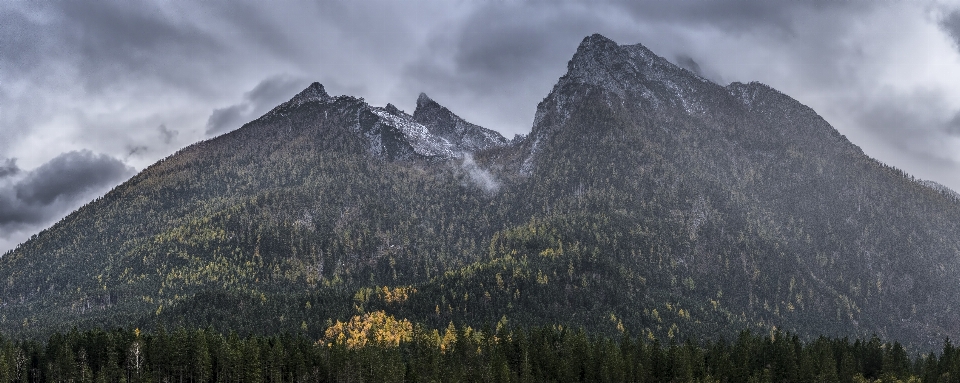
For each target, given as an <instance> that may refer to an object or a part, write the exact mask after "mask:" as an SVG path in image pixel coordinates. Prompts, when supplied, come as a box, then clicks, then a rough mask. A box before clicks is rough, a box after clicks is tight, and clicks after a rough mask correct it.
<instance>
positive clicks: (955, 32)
mask: <svg viewBox="0 0 960 383" xmlns="http://www.w3.org/2000/svg"><path fill="white" fill-rule="evenodd" d="M940 26H941V27H942V28H943V29H944V30H945V31H946V32H947V34H949V35H950V37H952V38H953V41H954V44H956V45H957V48H960V11H954V12H950V13H949V14H948V15H947V16H946V17H944V19H943V20H942V21H941V22H940Z"/></svg>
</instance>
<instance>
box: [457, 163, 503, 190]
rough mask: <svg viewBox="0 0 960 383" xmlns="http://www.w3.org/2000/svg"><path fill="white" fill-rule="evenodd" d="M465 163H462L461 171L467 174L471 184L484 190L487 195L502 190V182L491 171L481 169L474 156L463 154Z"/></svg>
mask: <svg viewBox="0 0 960 383" xmlns="http://www.w3.org/2000/svg"><path fill="white" fill-rule="evenodd" d="M462 155H463V157H462V158H463V161H462V162H461V163H460V170H462V171H463V172H465V173H466V174H467V178H468V179H469V180H470V183H472V184H474V185H476V186H477V187H479V188H481V189H483V191H485V192H487V193H496V192H497V191H499V190H500V181H497V177H496V176H494V175H493V173H490V171H488V170H486V169H484V168H481V167H480V165H477V162H476V161H474V160H473V154H470V153H463V154H462Z"/></svg>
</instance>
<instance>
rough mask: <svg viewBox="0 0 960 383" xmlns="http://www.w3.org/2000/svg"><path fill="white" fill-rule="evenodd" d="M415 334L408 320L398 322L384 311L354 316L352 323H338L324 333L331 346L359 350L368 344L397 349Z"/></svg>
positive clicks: (351, 319)
mask: <svg viewBox="0 0 960 383" xmlns="http://www.w3.org/2000/svg"><path fill="white" fill-rule="evenodd" d="M412 334H413V325H412V324H411V323H410V321H408V320H406V319H401V320H397V319H396V318H394V317H393V315H387V314H386V313H384V312H383V311H374V312H371V313H366V314H363V315H362V316H361V315H354V316H353V318H350V321H348V322H346V323H344V322H340V321H337V322H336V323H334V324H333V325H332V326H330V327H329V328H327V331H326V332H325V333H324V335H325V338H326V340H327V342H328V344H329V345H333V344H334V343H335V344H339V345H346V346H347V348H349V349H357V348H362V347H364V346H366V345H367V344H371V345H377V346H386V347H397V346H399V345H400V342H408V341H410V339H411V336H412Z"/></svg>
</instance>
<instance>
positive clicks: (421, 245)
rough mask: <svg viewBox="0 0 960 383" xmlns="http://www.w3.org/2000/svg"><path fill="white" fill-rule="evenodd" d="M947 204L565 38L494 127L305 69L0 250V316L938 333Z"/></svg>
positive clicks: (810, 129)
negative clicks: (245, 119)
mask: <svg viewBox="0 0 960 383" xmlns="http://www.w3.org/2000/svg"><path fill="white" fill-rule="evenodd" d="M958 222H960V204H958V201H957V200H956V199H955V198H953V197H952V196H950V195H948V194H947V193H944V192H941V191H939V190H936V189H934V188H931V187H928V186H926V185H925V184H923V183H922V182H920V181H917V180H915V179H913V178H912V177H910V176H909V175H907V174H905V173H903V172H902V171H899V170H897V169H894V168H892V167H889V166H886V165H884V164H882V163H879V162H878V161H876V160H873V159H871V158H869V157H867V156H866V155H864V154H863V152H862V151H861V150H860V149H859V148H858V147H857V146H856V145H854V144H852V143H850V142H849V141H848V140H847V139H846V138H845V137H844V136H842V135H840V134H839V133H838V132H837V131H836V130H835V129H834V128H833V127H831V126H830V125H829V124H828V123H827V122H826V121H824V120H823V119H822V118H821V117H820V116H819V115H817V114H816V112H815V111H813V110H812V109H810V108H808V107H806V106H804V105H803V104H801V103H800V102H798V101H796V100H794V99H792V98H790V97H788V96H787V95H784V94H783V93H781V92H778V91H777V90H775V89H772V88H770V87H768V86H766V85H763V84H760V83H750V84H741V83H733V84H730V85H727V86H721V85H718V84H715V83H713V82H711V81H709V80H707V79H704V78H702V77H700V76H698V75H697V74H695V73H693V72H690V71H688V70H686V69H682V68H680V67H678V66H676V65H673V64H671V63H670V62H668V61H667V60H664V59H663V58H661V57H659V56H657V55H656V54H654V53H653V52H651V51H650V50H648V49H647V48H645V47H644V46H642V45H639V44H637V45H618V44H617V43H615V42H613V41H611V40H609V39H607V38H606V37H603V36H600V35H593V36H588V37H587V38H585V39H584V40H583V42H582V43H581V44H580V46H579V48H578V49H577V51H576V53H575V54H574V56H573V58H572V59H571V60H570V62H569V63H568V70H567V73H566V74H565V75H564V76H563V77H561V78H560V80H559V81H558V82H557V84H556V85H555V86H554V88H553V89H552V91H551V92H550V93H549V94H548V95H547V96H546V98H544V99H543V101H541V102H540V104H539V105H538V106H537V110H536V114H535V117H534V121H533V126H532V129H531V132H530V134H529V135H527V136H525V137H523V138H522V139H517V140H513V141H507V140H506V139H504V138H503V137H502V136H500V135H499V134H498V133H496V132H494V131H491V130H488V129H484V128H482V127H479V126H477V125H474V124H471V123H469V122H466V121H464V120H463V119H462V118H460V117H458V116H457V115H456V114H454V113H453V112H451V111H450V110H449V109H447V108H445V107H443V106H441V105H440V104H438V103H437V102H435V101H433V100H431V99H430V98H429V97H427V96H426V95H424V94H421V95H420V97H419V98H418V100H417V109H416V110H415V111H414V113H413V115H409V114H406V113H405V112H403V111H400V110H399V109H397V108H396V107H394V106H393V105H390V104H388V105H387V106H386V107H383V108H380V107H374V106H371V105H369V104H367V103H366V102H365V101H363V100H362V99H358V98H354V97H349V96H337V97H332V96H330V95H328V94H327V93H326V91H325V90H324V89H323V87H322V85H320V84H318V83H314V84H312V85H310V86H309V87H308V88H306V89H305V90H304V91H303V92H301V93H300V94H298V95H296V96H295V97H293V98H292V99H291V100H290V101H288V102H286V103H284V104H281V105H280V106H278V107H276V108H275V109H273V110H272V111H270V112H268V113H267V114H265V115H264V116H262V117H260V118H258V119H257V120H254V121H251V122H250V123H248V124H245V125H244V126H243V127H241V128H239V129H237V130H235V131H233V132H230V133H227V134H224V135H222V136H219V137H216V138H213V139H210V140H207V141H203V142H200V143H197V144H194V145H191V146H189V147H187V148H185V149H183V150H181V151H179V152H178V153H176V154H174V155H172V156H170V157H168V158H166V159H164V160H162V161H160V162H158V163H156V164H154V165H152V166H150V167H149V168H147V169H145V170H144V171H143V172H141V173H140V174H138V175H137V176H135V177H133V178H132V179H131V180H129V181H128V182H126V183H124V184H122V185H120V186H118V187H117V188H115V189H114V190H112V191H111V192H110V193H108V194H107V195H105V196H104V197H103V198H100V199H98V200H96V201H93V202H91V203H90V204H88V205H86V206H84V207H83V208H81V209H79V210H77V211H76V212H74V213H73V214H71V215H69V216H68V217H66V218H64V219H63V220H62V221H61V222H58V223H57V224H56V225H54V226H53V227H51V228H50V229H47V230H45V231H43V232H41V233H40V234H38V235H37V236H35V237H34V238H32V239H31V240H30V241H28V242H26V243H24V244H22V245H21V246H19V247H18V248H16V249H14V250H12V251H11V252H8V253H7V254H5V255H4V256H3V257H2V259H0V280H2V281H5V283H3V284H0V300H2V305H0V331H2V332H3V333H8V334H17V335H21V336H42V335H44V334H47V333H49V332H50V331H53V330H67V329H69V328H70V327H72V326H78V327H81V328H84V327H92V326H116V325H123V326H131V325H137V326H142V327H151V326H154V325H156V324H163V325H166V326H176V325H185V326H194V327H196V326H199V327H207V326H212V327H214V328H217V329H220V330H224V331H226V330H236V331H239V332H241V333H262V332H277V331H303V332H306V333H307V334H309V335H310V336H313V337H321V336H322V335H323V331H324V329H325V328H326V327H328V326H329V325H330V324H331V323H333V322H334V321H336V320H346V319H348V318H349V317H350V316H352V315H357V314H358V313H360V312H370V311H375V310H383V311H385V312H388V313H390V314H391V315H395V316H397V317H402V318H407V319H409V320H411V321H414V322H418V323H422V324H424V325H426V326H433V327H437V328H439V327H443V326H446V325H447V324H448V323H450V322H456V323H458V324H466V325H471V326H476V327H482V326H484V325H494V324H496V323H500V324H503V323H504V321H506V323H508V324H512V325H519V326H530V325H553V324H560V325H565V326H577V327H584V328H586V329H587V330H588V331H591V332H597V333H604V334H611V335H612V334H617V333H620V332H629V333H631V334H642V335H645V336H648V337H656V338H660V339H663V340H668V339H673V340H682V339H684V338H688V337H689V338H693V339H701V338H716V337H718V336H724V337H727V339H731V338H732V337H733V336H734V335H735V334H736V333H737V332H739V331H740V330H743V329H751V330H755V331H759V332H762V333H766V332H768V331H772V330H774V329H779V330H785V331H791V332H795V333H797V334H800V335H801V336H803V337H808V338H809V337H815V336H817V335H820V334H823V335H832V336H860V337H863V336H870V335H872V334H878V335H881V336H883V337H884V338H886V339H890V340H893V341H900V342H902V343H904V344H906V345H908V346H909V347H911V348H912V349H923V350H932V349H934V348H937V347H939V346H940V344H941V342H942V341H943V338H944V337H948V336H949V337H953V338H956V337H957V336H958V335H960V325H958V323H960V317H958V311H957V310H956V309H955V308H956V307H960V306H958V304H960V285H958V284H957V283H956V282H955V278H956V277H955V276H956V275H958V271H960V258H958V253H960V236H958V235H957V234H958V233H960V227H958Z"/></svg>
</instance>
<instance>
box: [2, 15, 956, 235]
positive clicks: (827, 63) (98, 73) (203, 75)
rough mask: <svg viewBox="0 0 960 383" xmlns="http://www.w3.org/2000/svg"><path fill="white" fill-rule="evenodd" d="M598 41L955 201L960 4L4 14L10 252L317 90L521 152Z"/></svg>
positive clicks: (5, 199) (5, 209) (5, 218)
mask: <svg viewBox="0 0 960 383" xmlns="http://www.w3.org/2000/svg"><path fill="white" fill-rule="evenodd" d="M593 33H600V34H603V35H605V36H607V37H609V38H611V39H613V40H614V41H617V42H618V43H620V44H636V43H641V44H643V45H645V46H647V47H648V48H650V49H651V50H653V51H654V52H655V53H657V54H659V55H661V56H663V57H665V58H666V59H668V60H670V61H671V62H674V63H677V64H678V65H681V66H684V67H687V68H696V69H697V70H698V71H699V72H700V73H701V74H702V76H704V77H706V78H708V79H711V80H713V81H715V82H717V83H719V84H721V85H726V84H728V83H730V82H734V81H739V82H750V81H760V82H763V83H765V84H767V85H770V86H772V87H774V88H776V89H779V90H780V91H782V92H784V93H786V94H788V95H790V96H791V97H793V98H795V99H797V100H799V101H800V102H802V103H804V104H806V105H808V106H810V107H812V108H813V109H814V110H816V111H817V112H818V113H819V114H820V115H821V116H823V117H824V118H825V119H826V120H827V121H828V122H829V123H831V124H832V125H833V126H834V127H835V128H836V129H837V130H838V131H840V133H842V134H844V135H846V136H847V137H848V138H849V139H850V140H851V141H852V142H853V143H854V144H856V145H858V146H860V147H861V148H862V149H863V150H864V152H866V153H867V154H868V155H870V156H871V157H873V158H876V159H878V160H880V161H881V162H884V163H886V164H888V165H891V166H895V167H897V168H900V169H903V170H905V171H907V172H908V173H910V174H912V175H914V176H916V177H917V178H921V179H926V180H933V181H935V182H938V183H941V184H943V185H946V186H948V187H950V188H952V189H954V190H960V3H958V2H957V1H952V2H943V1H939V2H938V1H907V0H903V1H898V0H877V1H866V0H842V1H841V0H834V1H816V0H800V1H780V2H771V1H767V0H707V1H704V0H676V1H644V0H639V1H638V0H615V1H591V2H566V1H518V0H496V1H493V0H491V1H468V0H452V1H451V0H442V1H396V0H381V1H346V0H330V1H307V0H278V1H269V2H263V1H244V0H239V1H226V0H210V1H177V0H168V1H140V2H130V1H112V0H99V1H85V0H76V1H51V2H36V1H19V0H7V1H3V2H2V3H0V252H4V251H7V250H9V249H12V248H14V247H15V246H16V245H17V244H18V243H20V242H22V241H24V240H26V239H28V238H29V237H30V236H31V235H33V234H36V233H37V232H39V231H40V230H42V229H44V228H46V227H49V226H50V225H52V224H53V223H55V222H56V221H58V220H59V219H61V218H63V217H64V216H66V215H67V214H69V213H70V212H71V211H73V210H75V209H76V208H78V207H80V206H82V205H83V204H85V203H88V202H89V201H91V200H93V199H95V198H97V197H98V196H101V195H103V194H104V193H106V192H107V191H109V190H110V189H111V188H112V187H114V186H116V185H118V184H120V183H122V182H123V181H125V180H127V179H129V178H130V177H131V176H132V175H134V174H136V172H138V171H140V170H143V169H144V168H145V167H147V166H149V165H150V164H152V163H153V162H156V161H157V160H159V159H161V158H164V157H166V156H169V155H171V154H173V153H175V152H176V151H177V150H179V149H181V148H183V147H185V146H187V145H190V144H192V143H194V142H197V141H200V140H204V139H208V138H211V137H214V136H216V135H219V134H222V133H225V132H228V131H230V130H233V129H236V128H239V127H240V126H241V125H242V124H243V123H245V122H247V121H250V120H253V119H255V118H257V117H258V116H259V115H261V114H263V113H265V112H267V111H268V110H270V109H271V108H272V107H274V106H276V105H277V104H279V103H281V102H283V101H286V100H287V99H289V98H290V97H292V96H293V95H294V94H296V93H297V92H299V91H300V90H302V89H303V88H305V87H306V86H307V85H309V84H310V83H311V82H313V81H319V82H321V83H322V84H323V85H324V87H325V88H326V90H327V92H328V93H330V94H332V95H341V94H345V95H351V96H356V97H363V98H365V99H366V101H367V102H369V103H371V104H373V105H377V106H383V105H385V104H386V103H388V102H389V103H392V104H394V105H396V106H397V107H399V108H400V109H403V110H406V111H407V112H409V113H412V111H413V109H414V107H415V105H416V99H417V95H419V93H420V92H425V93H427V94H428V95H429V96H430V97H431V98H433V99H434V100H436V101H437V102H439V103H440V104H442V105H444V106H446V107H448V108H449V109H451V110H452V111H454V112H455V113H457V114H458V115H460V116H461V117H463V118H465V119H466V120H468V121H471V122H473V123H476V124H479V125H481V126H484V127H487V128H490V129H494V130H497V131H499V132H501V133H502V134H503V135H504V136H506V137H508V138H509V137H512V136H513V135H514V134H524V133H527V132H529V130H530V126H531V124H532V121H533V116H534V113H535V110H536V106H537V103H538V102H540V100H542V99H543V98H544V97H545V96H546V95H547V93H548V92H549V91H550V89H551V88H552V86H553V84H554V83H556V81H557V79H558V78H559V77H560V76H562V75H563V74H564V72H565V71H566V64H567V61H568V60H569V59H570V58H571V57H572V56H573V53H574V52H575V51H576V47H577V45H578V44H579V43H580V41H581V40H582V39H583V38H584V37H585V36H588V35H590V34H593Z"/></svg>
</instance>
